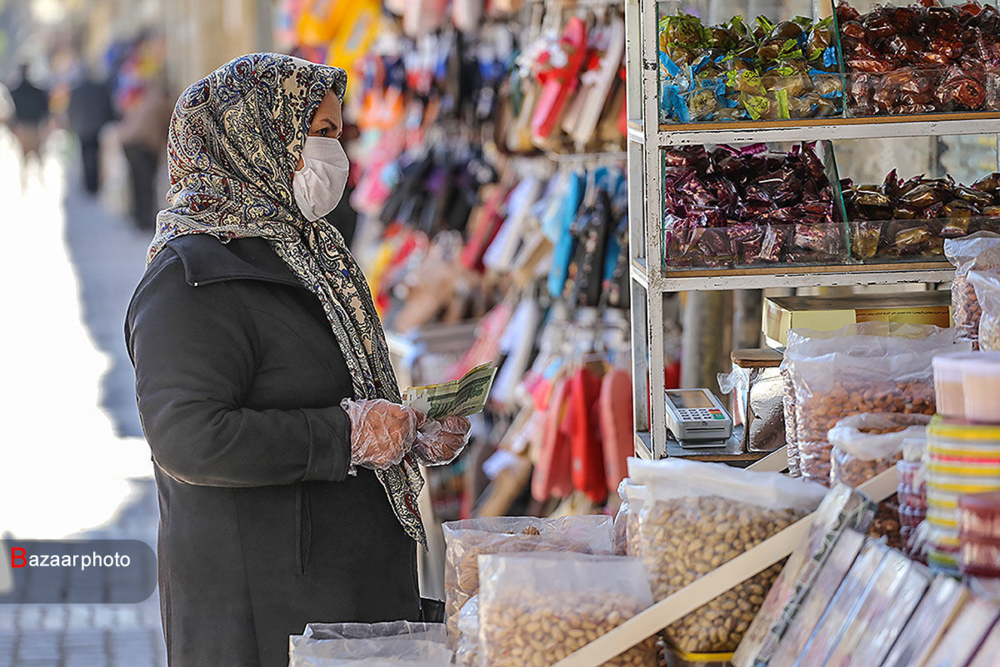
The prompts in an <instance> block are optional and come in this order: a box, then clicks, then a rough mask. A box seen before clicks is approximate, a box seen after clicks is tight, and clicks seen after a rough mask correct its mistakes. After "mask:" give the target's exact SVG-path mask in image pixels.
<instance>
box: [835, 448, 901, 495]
mask: <svg viewBox="0 0 1000 667" xmlns="http://www.w3.org/2000/svg"><path fill="white" fill-rule="evenodd" d="M902 460H903V452H899V453H897V454H895V455H893V456H891V457H890V458H886V459H873V460H871V461H865V460H864V459H859V458H858V457H856V456H852V455H851V454H848V453H847V452H844V451H841V450H839V449H836V448H834V450H833V469H832V471H831V477H830V479H831V481H832V483H833V484H836V483H838V482H840V483H841V484H846V485H847V486H849V487H851V488H852V489H856V488H857V487H859V486H860V485H862V484H864V483H865V482H867V481H868V480H870V479H871V478H872V477H875V476H876V475H878V474H879V473H881V472H884V471H886V470H888V469H889V468H891V467H893V466H895V465H896V461H902Z"/></svg>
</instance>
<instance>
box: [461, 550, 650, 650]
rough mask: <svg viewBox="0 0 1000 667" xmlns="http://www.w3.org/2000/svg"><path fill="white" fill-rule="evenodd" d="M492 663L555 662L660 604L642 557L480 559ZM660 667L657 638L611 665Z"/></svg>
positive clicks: (485, 643) (482, 627)
mask: <svg viewBox="0 0 1000 667" xmlns="http://www.w3.org/2000/svg"><path fill="white" fill-rule="evenodd" d="M479 576H480V579H481V580H482V582H483V583H482V589H481V592H480V593H479V643H480V646H481V647H482V649H481V650H482V655H483V664H484V665H486V667H547V666H548V665H553V664H555V663H556V662H558V661H560V660H562V659H563V658H565V657H566V656H568V655H570V654H571V653H573V652H575V651H577V650H578V649H580V648H582V647H583V646H584V645H586V644H588V643H590V642H592V641H594V640H595V639H597V638H598V637H600V636H601V635H603V634H605V633H607V632H609V631H610V630H612V629H614V628H615V627H617V626H619V625H621V624H622V623H624V622H625V621H627V620H628V619H630V618H631V617H633V616H635V615H636V614H638V613H639V612H641V611H643V610H644V609H646V608H647V607H649V606H650V605H651V604H652V603H653V599H652V596H651V595H650V591H649V583H648V582H647V581H646V575H645V572H644V571H643V567H642V562H641V561H640V560H638V559H636V558H621V557H602V556H583V555H579V554H569V553H562V554H539V553H536V554H502V555H490V556H482V557H480V559H479ZM604 664H605V665H609V666H611V667H626V666H628V667H656V664H657V650H656V637H650V638H648V639H646V640H644V641H643V642H641V643H639V644H637V645H635V646H633V647H632V648H630V649H628V650H627V651H625V652H624V653H622V654H620V655H618V656H617V657H615V658H612V659H611V660H609V661H608V662H606V663H604Z"/></svg>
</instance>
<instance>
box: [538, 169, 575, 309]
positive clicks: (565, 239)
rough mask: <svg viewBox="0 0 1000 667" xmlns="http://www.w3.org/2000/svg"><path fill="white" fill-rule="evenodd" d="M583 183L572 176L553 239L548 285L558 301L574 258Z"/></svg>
mask: <svg viewBox="0 0 1000 667" xmlns="http://www.w3.org/2000/svg"><path fill="white" fill-rule="evenodd" d="M582 181H583V179H582V177H581V175H580V174H577V173H574V174H572V175H571V176H570V180H569V186H568V190H567V194H566V200H565V206H564V207H563V208H562V209H560V211H559V216H558V218H557V221H558V223H559V228H558V234H557V236H556V237H555V238H554V239H553V242H554V243H555V244H556V247H555V248H554V249H553V250H552V265H551V266H550V267H549V278H548V283H547V284H548V288H549V294H550V295H552V297H553V298H556V299H557V298H559V297H561V296H562V293H563V288H564V287H565V286H566V276H567V275H568V273H569V264H570V261H571V260H572V258H573V247H574V244H575V238H574V237H573V231H572V230H573V221H574V220H575V219H576V217H577V215H578V211H579V209H580V203H581V200H582V198H583V183H582ZM553 227H555V224H551V225H549V226H548V228H547V229H546V230H545V231H546V235H548V234H550V233H551V232H552V229H553ZM550 238H551V237H550Z"/></svg>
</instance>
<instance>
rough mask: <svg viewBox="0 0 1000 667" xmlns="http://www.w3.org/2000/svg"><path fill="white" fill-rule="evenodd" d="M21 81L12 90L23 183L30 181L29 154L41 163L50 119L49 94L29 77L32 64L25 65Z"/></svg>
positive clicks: (11, 95) (14, 124)
mask: <svg viewBox="0 0 1000 667" xmlns="http://www.w3.org/2000/svg"><path fill="white" fill-rule="evenodd" d="M20 75H21V80H20V81H19V82H18V84H17V85H16V86H15V87H14V88H12V89H11V90H10V98H11V101H12V102H13V104H14V122H13V124H12V126H11V131H13V133H14V136H15V137H16V138H17V142H18V144H19V145H20V146H21V165H22V166H21V185H22V187H23V186H24V185H25V184H26V180H25V178H26V172H27V166H28V157H29V156H32V155H33V156H34V157H35V160H36V161H38V162H41V156H40V154H39V151H40V150H41V147H42V140H43V138H44V134H43V132H44V129H45V121H47V120H48V118H49V94H48V92H46V91H45V90H43V89H41V88H39V87H38V86H36V85H35V84H33V83H31V81H29V80H28V65H27V64H24V65H21V69H20Z"/></svg>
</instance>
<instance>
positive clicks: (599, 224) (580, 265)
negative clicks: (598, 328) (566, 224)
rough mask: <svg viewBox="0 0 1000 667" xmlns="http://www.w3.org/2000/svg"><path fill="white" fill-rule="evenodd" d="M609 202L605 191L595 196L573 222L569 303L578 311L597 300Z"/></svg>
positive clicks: (599, 292) (601, 276)
mask: <svg viewBox="0 0 1000 667" xmlns="http://www.w3.org/2000/svg"><path fill="white" fill-rule="evenodd" d="M610 215H611V200H610V199H609V198H608V193H607V192H606V191H605V190H603V189H602V190H600V191H598V193H597V198H596V200H595V202H594V205H593V207H591V208H590V209H588V210H587V212H586V213H585V214H584V215H583V216H580V217H579V218H577V222H576V225H577V229H575V230H574V236H575V237H576V240H577V242H576V248H577V252H576V283H575V284H574V286H573V303H575V304H576V305H577V306H581V307H596V306H597V305H599V303H600V299H601V284H602V282H603V280H604V259H605V254H606V253H605V245H606V243H607V238H608V227H609V218H610Z"/></svg>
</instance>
